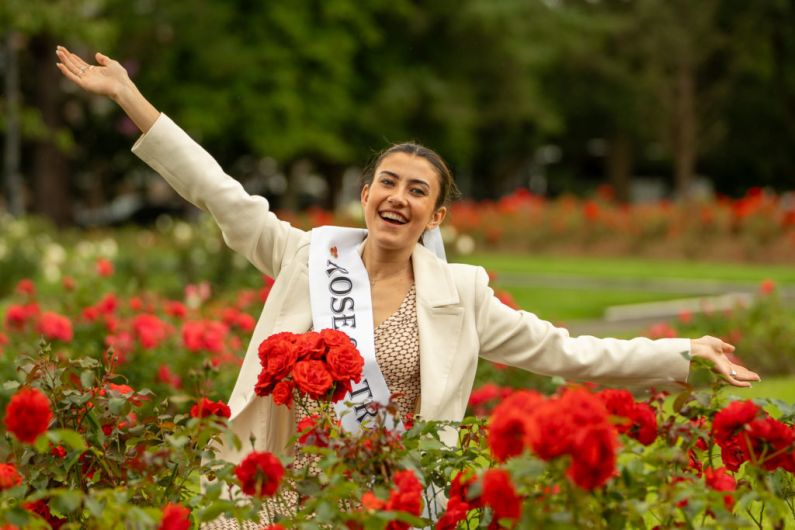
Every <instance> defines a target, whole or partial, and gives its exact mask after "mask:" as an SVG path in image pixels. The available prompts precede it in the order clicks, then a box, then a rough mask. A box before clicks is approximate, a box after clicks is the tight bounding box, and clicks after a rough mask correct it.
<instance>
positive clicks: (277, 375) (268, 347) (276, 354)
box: [259, 332, 298, 382]
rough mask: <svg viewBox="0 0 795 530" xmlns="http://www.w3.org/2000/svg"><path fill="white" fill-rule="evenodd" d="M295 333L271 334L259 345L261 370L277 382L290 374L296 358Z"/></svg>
mask: <svg viewBox="0 0 795 530" xmlns="http://www.w3.org/2000/svg"><path fill="white" fill-rule="evenodd" d="M296 341H297V335H296V334H295V333H289V332H283V333H277V334H275V335H271V336H270V337H268V338H267V339H265V340H264V341H262V342H261V343H260V345H259V359H260V364H261V365H262V368H263V371H264V372H266V373H267V374H268V376H269V377H270V378H271V379H274V380H275V381H276V382H278V381H279V380H281V379H284V378H285V377H287V376H288V375H289V374H290V371H291V370H292V369H293V366H294V365H295V362H296V361H297V360H298V348H297V347H296Z"/></svg>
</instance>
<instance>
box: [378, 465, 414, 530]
mask: <svg viewBox="0 0 795 530" xmlns="http://www.w3.org/2000/svg"><path fill="white" fill-rule="evenodd" d="M394 482H395V486H396V487H395V488H394V489H392V491H391V492H390V493H389V500H387V501H386V505H385V506H384V508H385V509H386V510H389V511H393V512H405V513H409V514H411V515H415V516H417V517H419V515H420V514H421V513H422V489H423V488H422V484H421V483H420V481H419V480H417V476H416V475H415V474H414V472H413V471H411V470H410V469H407V470H404V471H398V472H397V473H395V476H394ZM386 528H387V530H406V529H408V528H409V524H408V523H403V522H400V521H390V522H389V524H388V525H387V527H386Z"/></svg>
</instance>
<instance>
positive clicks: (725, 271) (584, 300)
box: [451, 254, 795, 322]
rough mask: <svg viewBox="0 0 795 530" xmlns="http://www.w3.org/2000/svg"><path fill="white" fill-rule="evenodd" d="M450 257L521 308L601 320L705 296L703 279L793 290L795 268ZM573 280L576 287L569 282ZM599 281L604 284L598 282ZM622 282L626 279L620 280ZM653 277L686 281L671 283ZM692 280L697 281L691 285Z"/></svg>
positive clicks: (556, 317) (553, 317)
mask: <svg viewBox="0 0 795 530" xmlns="http://www.w3.org/2000/svg"><path fill="white" fill-rule="evenodd" d="M451 261H462V262H467V263H472V264H475V265H481V266H483V267H485V268H486V269H487V270H489V271H492V272H495V273H496V275H497V280H496V282H495V283H494V285H495V287H496V288H501V289H505V290H506V291H508V292H509V293H511V294H512V295H513V297H514V298H515V300H516V302H517V303H518V304H519V306H520V307H521V308H523V309H526V310H527V311H531V312H533V313H536V314H537V315H539V316H540V317H541V318H543V319H545V320H550V321H553V322H569V321H573V320H583V319H598V318H601V317H602V316H603V315H604V310H605V309H606V308H607V307H609V306H612V305H622V304H635V303H643V302H654V301H661V300H674V299H678V298H689V297H694V296H699V295H703V294H705V292H703V291H699V289H700V288H701V287H700V286H703V284H704V282H720V284H721V287H720V288H721V289H723V288H725V291H721V292H727V291H730V290H732V287H736V288H737V290H741V289H744V290H748V289H749V286H750V289H754V286H755V284H758V283H760V282H762V280H765V279H772V280H774V281H775V282H777V283H778V284H779V285H781V286H786V287H789V288H790V289H792V287H793V286H795V267H785V266H769V265H757V264H749V265H746V264H737V263H701V262H686V261H664V260H639V259H631V258H627V259H618V258H583V257H560V256H534V255H526V254H525V255H519V254H517V255H510V254H474V255H471V256H466V257H462V258H460V259H456V258H455V257H454V258H453V259H452V260H451ZM569 278H570V279H571V282H572V285H567V279H569ZM525 280H526V281H525ZM583 280H585V283H584V284H583ZM599 280H605V282H604V283H603V284H601V285H600V281H599ZM622 280H626V283H621V284H620V285H617V284H616V281H622ZM645 280H649V282H648V284H646V283H644V281H645ZM654 280H667V281H668V282H670V281H672V280H677V281H682V282H680V283H677V285H676V286H674V287H671V286H670V285H661V284H660V283H659V282H656V283H655V282H654ZM689 282H693V287H692V288H690V287H689V286H690V285H691V284H690V283H689ZM724 283H725V284H726V285H725V286H724V285H722V284H724ZM663 287H668V288H666V289H664V288H663Z"/></svg>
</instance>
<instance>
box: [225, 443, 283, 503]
mask: <svg viewBox="0 0 795 530" xmlns="http://www.w3.org/2000/svg"><path fill="white" fill-rule="evenodd" d="M235 475H236V476H237V479H238V480H239V481H240V487H241V489H242V490H243V493H245V494H246V495H252V496H254V497H260V498H262V497H270V496H272V495H273V494H274V493H276V490H277V489H279V484H280V483H281V481H282V477H283V476H284V467H283V466H282V463H281V462H280V461H279V459H278V458H276V457H275V456H274V455H273V453H268V452H258V451H253V452H251V453H250V454H249V455H248V456H247V457H246V458H245V459H243V461H242V462H241V463H240V464H238V466H237V467H236V468H235Z"/></svg>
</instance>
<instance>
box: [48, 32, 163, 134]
mask: <svg viewBox="0 0 795 530" xmlns="http://www.w3.org/2000/svg"><path fill="white" fill-rule="evenodd" d="M55 54H56V55H57V56H58V59H60V61H61V62H59V63H57V65H56V66H58V69H59V70H60V71H61V73H63V75H65V76H66V77H68V78H69V79H70V80H71V81H73V82H74V84H76V85H77V86H79V87H80V88H82V89H83V90H85V91H86V92H90V93H91V94H97V95H100V96H107V97H109V98H111V99H112V100H113V101H115V102H116V103H118V104H119V106H120V107H121V108H122V109H124V112H126V113H127V116H129V117H130V119H131V120H132V122H133V123H135V125H136V126H137V127H138V128H139V129H140V130H141V132H144V133H145V132H147V131H148V130H149V129H150V128H151V127H152V125H154V123H155V122H156V121H157V119H158V117H159V116H160V112H159V111H158V110H157V109H156V108H155V107H154V105H152V104H151V103H150V102H149V101H148V100H147V99H146V98H145V97H144V96H143V95H142V94H141V93H140V92H139V91H138V88H137V87H136V86H135V84H134V83H133V82H132V81H131V80H130V76H129V75H127V70H125V69H124V67H123V66H122V65H121V64H119V62H118V61H114V60H113V59H111V58H110V57H108V56H107V55H102V54H101V53H99V52H97V54H96V55H95V56H94V57H95V58H96V60H97V64H88V63H87V62H85V61H84V60H83V59H81V58H80V57H79V56H77V55H75V54H74V53H72V52H70V51H69V50H67V49H66V48H64V47H63V46H58V47H57V48H56V50H55Z"/></svg>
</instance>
